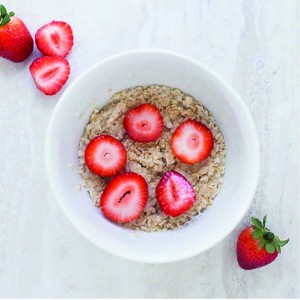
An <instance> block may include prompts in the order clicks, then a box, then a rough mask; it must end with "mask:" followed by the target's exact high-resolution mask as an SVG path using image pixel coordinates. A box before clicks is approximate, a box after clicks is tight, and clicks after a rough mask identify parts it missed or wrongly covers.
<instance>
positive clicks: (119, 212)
mask: <svg viewBox="0 0 300 300" xmlns="http://www.w3.org/2000/svg"><path fill="white" fill-rule="evenodd" d="M147 199H148V185H147V182H146V181H145V179H144V178H143V177H142V176H141V175H139V174H136V173H133V172H127V173H123V174H119V175H117V176H115V177H114V178H113V179H112V180H111V181H110V182H109V184H108V185H107V186H106V188H105V190H104V191H103V193H102V195H101V197H100V208H101V210H102V212H103V214H104V215H105V216H106V217H107V218H108V219H110V220H111V221H114V222H118V223H128V222H131V221H133V220H135V219H137V218H138V217H139V216H140V215H141V214H142V212H143V210H144V208H145V205H146V203H147Z"/></svg>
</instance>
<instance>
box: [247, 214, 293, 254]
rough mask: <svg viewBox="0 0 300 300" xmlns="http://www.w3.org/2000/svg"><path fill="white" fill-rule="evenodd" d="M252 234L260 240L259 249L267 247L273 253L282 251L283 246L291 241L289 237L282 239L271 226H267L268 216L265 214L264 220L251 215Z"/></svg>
mask: <svg viewBox="0 0 300 300" xmlns="http://www.w3.org/2000/svg"><path fill="white" fill-rule="evenodd" d="M251 222H252V229H253V232H252V236H253V238H254V239H256V240H258V241H259V244H258V249H262V248H263V247H265V249H266V251H267V252H268V253H270V254H273V253H274V252H275V251H277V252H279V253H281V247H283V246H284V245H286V244H287V243H288V242H289V239H287V240H284V241H281V240H280V239H279V237H278V236H275V235H274V233H273V232H271V231H270V229H269V228H267V227H266V222H267V216H264V218H263V221H262V222H261V221H260V220H258V219H256V218H254V217H251Z"/></svg>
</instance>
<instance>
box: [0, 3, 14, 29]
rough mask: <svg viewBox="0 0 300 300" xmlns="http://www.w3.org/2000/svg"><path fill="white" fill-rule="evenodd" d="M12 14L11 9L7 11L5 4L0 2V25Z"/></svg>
mask: <svg viewBox="0 0 300 300" xmlns="http://www.w3.org/2000/svg"><path fill="white" fill-rule="evenodd" d="M14 15H15V13H14V12H13V11H11V12H9V13H8V12H7V10H6V8H5V6H4V5H3V4H0V27H1V26H4V25H6V24H7V23H8V22H9V21H10V17H12V16H14Z"/></svg>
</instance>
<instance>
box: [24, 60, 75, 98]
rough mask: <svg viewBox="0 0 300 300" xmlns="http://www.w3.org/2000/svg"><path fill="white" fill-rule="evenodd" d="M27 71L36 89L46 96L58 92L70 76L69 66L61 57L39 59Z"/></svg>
mask: <svg viewBox="0 0 300 300" xmlns="http://www.w3.org/2000/svg"><path fill="white" fill-rule="evenodd" d="M29 70H30V73H31V75H32V77H33V79H34V82H35V84H36V86H37V88H38V89H39V90H41V91H42V92H43V93H44V94H46V95H54V94H56V93H57V92H59V91H60V90H61V88H62V87H63V86H64V84H65V83H66V81H67V80H68V78H69V75H70V65H69V63H68V61H67V60H66V59H64V58H62V57H50V56H43V57H40V58H38V59H36V60H35V61H34V62H33V63H32V64H31V65H30V67H29Z"/></svg>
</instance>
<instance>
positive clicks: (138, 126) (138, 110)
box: [123, 103, 164, 143]
mask: <svg viewBox="0 0 300 300" xmlns="http://www.w3.org/2000/svg"><path fill="white" fill-rule="evenodd" d="M123 125H124V128H125V130H126V132H127V134H128V136H129V137H130V138H131V139H132V140H133V141H135V142H142V143H147V142H154V141H156V140H157V139H158V138H159V137H160V136H161V134H162V132H163V129H164V120H163V117H162V115H161V113H160V112H159V110H158V109H157V107H156V106H154V105H151V104H148V103H145V104H142V105H139V106H137V107H134V108H132V109H131V110H130V111H129V112H127V114H126V116H125V118H124V121H123Z"/></svg>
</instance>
